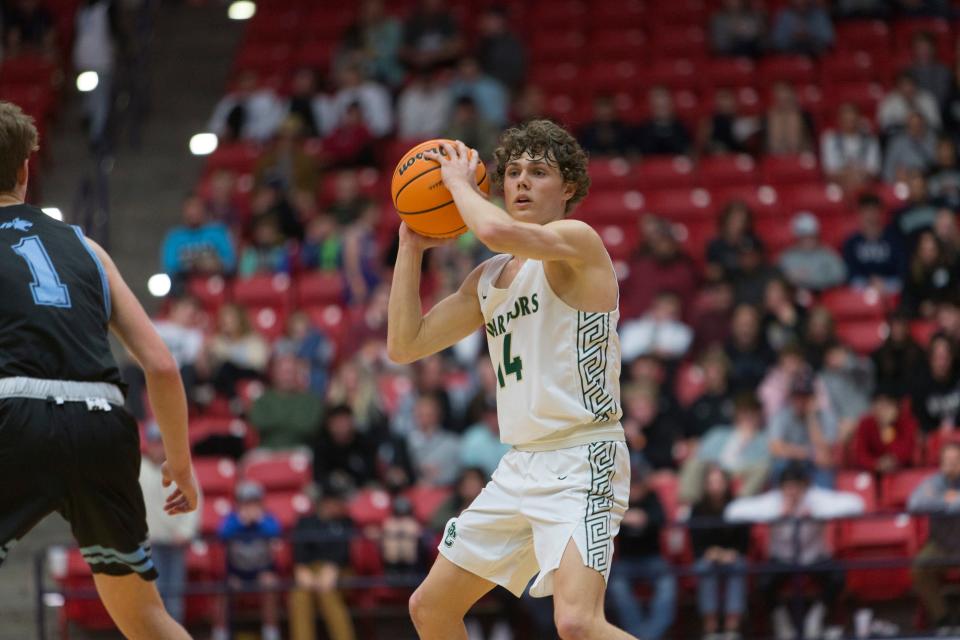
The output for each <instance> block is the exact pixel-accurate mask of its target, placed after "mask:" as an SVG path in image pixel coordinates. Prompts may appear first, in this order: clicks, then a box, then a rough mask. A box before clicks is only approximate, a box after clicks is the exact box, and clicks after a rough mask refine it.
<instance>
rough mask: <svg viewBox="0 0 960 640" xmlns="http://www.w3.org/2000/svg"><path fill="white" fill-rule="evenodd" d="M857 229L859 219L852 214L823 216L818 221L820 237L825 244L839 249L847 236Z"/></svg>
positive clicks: (858, 227)
mask: <svg viewBox="0 0 960 640" xmlns="http://www.w3.org/2000/svg"><path fill="white" fill-rule="evenodd" d="M859 229H860V223H859V220H858V219H857V218H856V217H854V216H839V217H836V216H835V217H832V218H824V219H823V220H821V221H820V239H821V240H822V241H823V243H824V244H825V245H827V246H830V247H833V248H834V249H836V250H838V251H839V250H840V249H841V248H842V247H843V243H844V242H845V241H846V240H847V238H849V237H850V236H851V235H853V234H854V233H856V232H857V231H858V230H859Z"/></svg>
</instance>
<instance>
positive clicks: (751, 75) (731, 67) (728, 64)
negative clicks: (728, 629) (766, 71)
mask: <svg viewBox="0 0 960 640" xmlns="http://www.w3.org/2000/svg"><path fill="white" fill-rule="evenodd" d="M701 81H702V82H703V83H704V86H709V87H752V86H754V85H756V83H757V65H756V63H755V62H754V61H753V60H752V59H750V58H712V59H711V60H710V61H709V62H707V67H706V69H705V70H704V73H703V75H702V76H701Z"/></svg>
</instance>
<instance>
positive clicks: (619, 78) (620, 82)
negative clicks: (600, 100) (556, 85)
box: [567, 60, 642, 96]
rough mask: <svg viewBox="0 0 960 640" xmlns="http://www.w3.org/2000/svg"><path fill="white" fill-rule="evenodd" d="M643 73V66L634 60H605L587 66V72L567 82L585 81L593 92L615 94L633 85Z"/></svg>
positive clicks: (596, 93)
mask: <svg viewBox="0 0 960 640" xmlns="http://www.w3.org/2000/svg"><path fill="white" fill-rule="evenodd" d="M641 73H642V69H641V66H640V65H639V64H638V63H637V62H636V61H632V60H622V61H620V62H613V61H610V60H605V61H602V62H597V63H595V64H593V65H591V66H590V67H588V68H587V70H586V73H585V74H584V75H582V76H581V77H579V78H577V79H576V80H568V81H567V82H571V81H573V82H578V83H585V84H586V85H587V86H589V87H590V90H591V91H592V92H593V94H594V95H595V96H596V95H603V94H614V93H617V92H618V91H623V89H624V88H625V87H630V86H632V85H633V84H634V83H635V82H636V81H637V78H638V76H640V75H641Z"/></svg>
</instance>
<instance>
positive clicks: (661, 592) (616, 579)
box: [608, 463, 677, 640]
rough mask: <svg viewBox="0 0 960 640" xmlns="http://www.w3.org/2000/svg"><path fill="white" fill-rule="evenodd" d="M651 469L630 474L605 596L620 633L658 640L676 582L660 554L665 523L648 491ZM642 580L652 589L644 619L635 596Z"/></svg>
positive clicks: (670, 614) (671, 609)
mask: <svg viewBox="0 0 960 640" xmlns="http://www.w3.org/2000/svg"><path fill="white" fill-rule="evenodd" d="M651 473H652V469H651V468H650V467H649V466H647V465H644V464H642V463H641V464H635V465H634V466H633V469H632V470H631V472H630V505H629V507H628V508H627V512H626V513H625V514H624V515H623V522H621V523H620V555H619V558H618V562H619V564H618V565H617V566H616V567H615V568H614V570H613V575H611V576H610V585H609V587H608V593H609V594H610V599H611V603H612V604H613V608H614V610H615V611H616V612H617V617H618V618H619V620H620V624H621V626H622V627H623V630H624V631H626V632H627V633H630V634H632V635H635V636H636V637H638V638H643V639H644V640H657V638H660V637H662V636H663V635H664V634H665V633H666V632H667V630H668V629H669V628H670V625H672V624H673V618H674V615H675V613H676V599H677V579H676V578H675V577H674V575H673V573H672V572H671V570H670V567H669V565H667V562H666V561H665V560H664V559H663V556H662V555H661V554H660V530H661V529H662V527H663V526H664V525H665V524H667V518H666V515H665V514H664V511H663V505H662V504H661V503H660V498H658V497H657V494H656V492H654V491H653V489H652V487H651V486H650V474H651ZM639 580H644V581H646V582H649V583H650V584H651V586H652V587H653V595H652V596H651V598H650V604H649V607H648V611H647V614H646V615H643V612H642V608H641V605H640V603H639V602H638V601H637V596H636V594H635V593H634V584H636V582H637V581H639Z"/></svg>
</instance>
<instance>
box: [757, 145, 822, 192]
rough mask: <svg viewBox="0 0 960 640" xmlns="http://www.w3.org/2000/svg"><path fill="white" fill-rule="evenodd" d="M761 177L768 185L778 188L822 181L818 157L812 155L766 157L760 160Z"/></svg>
mask: <svg viewBox="0 0 960 640" xmlns="http://www.w3.org/2000/svg"><path fill="white" fill-rule="evenodd" d="M760 176H761V178H762V179H763V181H764V182H765V183H766V184H772V185H774V186H777V187H780V186H785V185H792V184H802V183H811V182H819V181H820V179H821V178H820V168H819V167H818V166H817V157H816V156H815V155H814V154H812V153H801V154H799V155H791V156H766V157H764V158H763V159H762V160H760ZM818 186H819V185H818Z"/></svg>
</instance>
